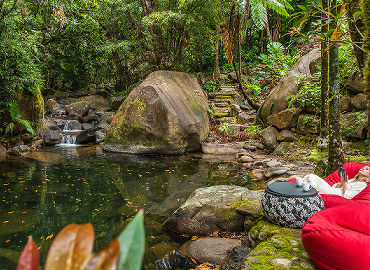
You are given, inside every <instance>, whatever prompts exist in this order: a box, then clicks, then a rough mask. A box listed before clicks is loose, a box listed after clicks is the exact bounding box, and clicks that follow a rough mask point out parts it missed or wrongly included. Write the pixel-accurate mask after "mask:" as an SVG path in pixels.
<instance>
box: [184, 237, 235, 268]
mask: <svg viewBox="0 0 370 270" xmlns="http://www.w3.org/2000/svg"><path fill="white" fill-rule="evenodd" d="M237 246H241V240H240V239H229V238H218V237H205V238H201V239H198V240H195V241H188V242H186V243H185V244H184V245H183V246H182V247H181V248H180V253H181V255H183V256H185V257H190V258H192V259H194V260H196V261H197V262H198V263H206V262H208V263H212V264H216V265H219V264H221V263H222V261H224V260H225V259H226V257H227V254H228V252H229V251H231V250H232V249H233V248H235V247H237Z"/></svg>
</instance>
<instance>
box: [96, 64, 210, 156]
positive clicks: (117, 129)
mask: <svg viewBox="0 0 370 270" xmlns="http://www.w3.org/2000/svg"><path fill="white" fill-rule="evenodd" d="M207 108H208V100H207V97H206V95H205V93H204V92H203V90H202V88H201V87H200V85H199V84H198V82H197V80H196V78H195V77H194V76H193V75H191V74H187V73H182V72H174V71H156V72H153V73H151V74H150V75H149V76H148V77H147V78H146V79H145V81H144V82H142V83H141V84H140V85H139V86H138V87H136V88H135V89H134V90H132V91H131V93H130V94H129V95H128V97H127V98H126V99H125V101H124V102H123V104H122V105H121V107H120V108H119V110H118V112H117V113H116V115H115V116H114V118H113V120H112V123H111V124H110V126H109V128H108V131H107V136H106V139H105V143H104V147H103V149H104V150H106V151H112V152H122V153H132V154H182V153H184V152H186V151H194V150H199V149H200V143H201V142H202V141H204V140H205V139H206V138H207V136H208V133H209V122H208V112H207Z"/></svg>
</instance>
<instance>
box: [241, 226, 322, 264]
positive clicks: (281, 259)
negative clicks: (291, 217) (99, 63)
mask: <svg viewBox="0 0 370 270" xmlns="http://www.w3.org/2000/svg"><path fill="white" fill-rule="evenodd" d="M301 233H302V230H300V229H289V228H284V227H279V226H277V225H274V224H272V223H270V222H268V221H266V220H261V221H259V222H258V223H257V224H256V225H255V226H253V228H252V229H251V230H250V231H249V233H248V239H249V242H250V244H251V247H252V248H253V250H251V252H250V253H249V254H248V255H247V256H246V257H245V258H244V260H243V262H242V264H241V265H240V267H239V269H240V270H250V269H316V268H315V266H314V264H313V263H312V261H311V260H310V258H309V256H307V253H306V252H305V249H304V247H303V244H302V240H301ZM292 243H294V245H293V244H292ZM302 265H304V266H305V267H304V268H302Z"/></svg>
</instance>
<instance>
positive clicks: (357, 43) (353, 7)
mask: <svg viewBox="0 0 370 270" xmlns="http://www.w3.org/2000/svg"><path fill="white" fill-rule="evenodd" d="M360 2H361V0H352V1H349V3H348V8H347V21H348V28H349V33H350V35H351V40H352V42H353V45H352V46H353V52H354V54H355V56H356V59H357V64H358V67H359V69H360V71H361V72H362V71H363V68H364V67H365V58H366V53H365V52H364V51H363V50H361V48H360V47H361V45H362V41H363V36H362V34H364V33H363V32H364V27H365V25H364V22H363V20H362V19H361V18H357V19H356V21H355V18H354V14H355V13H356V12H359V11H360ZM364 15H365V12H364ZM365 16H366V15H365Z"/></svg>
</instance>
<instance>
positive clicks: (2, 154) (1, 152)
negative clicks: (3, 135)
mask: <svg viewBox="0 0 370 270" xmlns="http://www.w3.org/2000/svg"><path fill="white" fill-rule="evenodd" d="M6 152H7V150H6V147H5V146H4V145H2V144H0V161H1V160H4V159H5V158H6V155H7V154H6Z"/></svg>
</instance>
